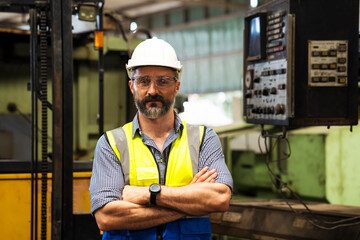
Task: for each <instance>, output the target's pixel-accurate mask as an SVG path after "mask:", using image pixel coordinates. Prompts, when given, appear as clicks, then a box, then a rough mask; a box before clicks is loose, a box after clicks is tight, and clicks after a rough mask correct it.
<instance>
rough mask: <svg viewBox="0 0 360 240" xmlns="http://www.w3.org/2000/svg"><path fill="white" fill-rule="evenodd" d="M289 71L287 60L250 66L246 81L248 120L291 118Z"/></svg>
mask: <svg viewBox="0 0 360 240" xmlns="http://www.w3.org/2000/svg"><path fill="white" fill-rule="evenodd" d="M287 71H288V70H287V60H286V59H281V60H275V61H267V62H262V63H255V64H249V65H248V67H247V75H246V76H247V77H246V79H245V89H246V92H245V99H246V100H245V101H246V106H247V109H246V115H247V118H248V119H259V120H260V119H266V120H286V119H287V118H288V117H289V109H288V104H287V103H288V88H289V86H288V82H287Z"/></svg>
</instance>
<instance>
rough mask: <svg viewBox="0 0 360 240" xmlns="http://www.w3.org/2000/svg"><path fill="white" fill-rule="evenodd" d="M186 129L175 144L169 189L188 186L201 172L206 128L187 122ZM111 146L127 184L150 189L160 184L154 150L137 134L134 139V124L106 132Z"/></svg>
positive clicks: (169, 169) (172, 149)
mask: <svg viewBox="0 0 360 240" xmlns="http://www.w3.org/2000/svg"><path fill="white" fill-rule="evenodd" d="M183 126H184V128H183V130H182V132H181V133H180V135H179V136H178V138H177V139H176V140H175V141H174V142H173V143H172V144H171V148H170V153H169V158H168V163H167V168H166V179H165V185H166V186H172V187H177V186H184V185H187V184H189V183H190V182H191V180H192V179H193V176H194V175H195V174H196V173H197V172H198V170H199V169H198V163H199V151H200V144H201V142H202V138H203V135H204V126H200V127H199V126H195V125H191V124H187V123H186V122H184V121H183ZM106 135H107V138H108V140H109V143H110V146H111V148H112V149H113V151H114V152H115V154H116V156H117V157H118V159H119V161H120V163H121V167H122V170H123V173H124V178H125V179H124V180H125V184H130V185H135V186H149V185H150V184H152V183H159V171H158V168H157V164H156V162H155V159H154V157H153V155H152V153H151V151H150V149H149V148H148V147H147V146H146V145H145V144H144V143H143V142H142V140H141V137H140V136H139V135H138V134H136V135H135V137H134V138H132V122H130V123H127V124H125V125H124V126H123V127H122V128H121V127H120V128H117V129H114V130H111V131H107V132H106Z"/></svg>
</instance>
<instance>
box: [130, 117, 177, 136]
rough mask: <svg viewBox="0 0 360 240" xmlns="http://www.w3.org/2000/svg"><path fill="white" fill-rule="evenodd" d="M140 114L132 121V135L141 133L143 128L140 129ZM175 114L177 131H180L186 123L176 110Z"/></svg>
mask: <svg viewBox="0 0 360 240" xmlns="http://www.w3.org/2000/svg"><path fill="white" fill-rule="evenodd" d="M138 114H139V113H137V114H136V115H135V117H134V119H133V121H132V137H133V138H134V137H135V134H136V133H138V134H139V135H141V129H140V124H139V118H138ZM174 115H175V124H174V126H175V128H174V130H175V133H178V132H179V131H180V130H181V131H182V129H183V128H184V125H183V123H182V121H181V119H180V116H179V114H177V113H176V112H174Z"/></svg>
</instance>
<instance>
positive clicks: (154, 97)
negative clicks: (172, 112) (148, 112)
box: [142, 94, 165, 104]
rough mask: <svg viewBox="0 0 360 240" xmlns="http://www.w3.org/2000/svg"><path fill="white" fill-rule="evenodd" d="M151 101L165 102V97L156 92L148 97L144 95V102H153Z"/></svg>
mask: <svg viewBox="0 0 360 240" xmlns="http://www.w3.org/2000/svg"><path fill="white" fill-rule="evenodd" d="M151 101H159V102H161V103H163V104H164V103H165V99H164V97H162V96H160V95H158V94H155V95H148V96H146V97H144V99H143V100H142V102H143V103H147V102H151Z"/></svg>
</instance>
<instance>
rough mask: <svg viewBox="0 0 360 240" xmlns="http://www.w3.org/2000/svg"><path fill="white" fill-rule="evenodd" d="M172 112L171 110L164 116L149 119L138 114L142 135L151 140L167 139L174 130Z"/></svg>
mask: <svg viewBox="0 0 360 240" xmlns="http://www.w3.org/2000/svg"><path fill="white" fill-rule="evenodd" d="M174 121H175V116H174V110H173V109H172V108H171V109H170V110H169V111H168V112H167V113H166V114H165V115H164V116H162V117H159V118H155V119H151V118H147V117H145V116H144V115H143V114H141V113H140V112H139V124H140V129H141V131H142V132H143V133H145V134H146V135H148V136H149V137H151V138H153V139H154V138H165V139H166V138H167V136H168V135H169V134H170V132H171V131H172V130H173V129H174Z"/></svg>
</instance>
